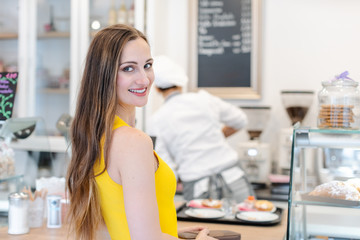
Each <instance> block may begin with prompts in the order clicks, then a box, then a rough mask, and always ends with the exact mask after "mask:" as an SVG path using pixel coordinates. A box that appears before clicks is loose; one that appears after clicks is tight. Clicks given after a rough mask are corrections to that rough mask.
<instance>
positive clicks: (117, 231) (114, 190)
mask: <svg viewBox="0 0 360 240" xmlns="http://www.w3.org/2000/svg"><path fill="white" fill-rule="evenodd" d="M122 126H129V125H128V124H127V123H125V122H124V121H123V120H122V119H120V118H119V117H117V116H116V117H115V121H114V126H113V130H114V129H116V128H119V127H122ZM154 154H155V155H156V157H157V159H158V160H159V168H158V169H157V171H156V172H155V188H156V199H157V203H158V208H159V218H160V227H161V231H162V232H163V233H167V234H170V235H172V236H174V237H177V219H176V209H175V204H174V196H175V192H176V178H175V175H174V173H173V171H172V170H171V168H170V167H169V166H168V165H167V164H166V163H165V162H164V161H163V160H162V159H161V158H160V157H159V156H158V155H157V154H156V153H155V152H154ZM104 167H105V162H104V155H103V146H102V147H101V161H100V163H99V162H97V163H96V164H95V165H94V172H95V174H96V173H99V172H101V171H102V170H103V169H104ZM95 179H96V183H97V186H98V191H99V194H100V204H101V212H102V216H103V218H104V220H105V224H106V227H107V229H108V231H109V233H110V236H111V239H112V240H130V239H131V238H130V233H129V228H128V224H127V220H126V214H125V206H124V196H123V188H122V186H121V185H119V184H117V183H116V182H114V181H113V180H112V179H111V178H110V176H109V174H108V172H107V171H106V170H105V172H104V173H102V174H101V175H99V176H97V177H96V178H95Z"/></svg>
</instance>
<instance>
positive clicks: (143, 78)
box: [136, 70, 150, 85]
mask: <svg viewBox="0 0 360 240" xmlns="http://www.w3.org/2000/svg"><path fill="white" fill-rule="evenodd" d="M136 83H137V84H145V85H148V84H150V76H149V74H148V73H147V72H146V71H145V70H140V71H139V74H138V76H137V79H136Z"/></svg>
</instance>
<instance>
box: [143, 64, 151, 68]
mask: <svg viewBox="0 0 360 240" xmlns="http://www.w3.org/2000/svg"><path fill="white" fill-rule="evenodd" d="M151 66H152V63H147V64H145V66H144V68H145V69H149V68H151Z"/></svg>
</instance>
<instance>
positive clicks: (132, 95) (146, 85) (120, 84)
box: [116, 38, 154, 108]
mask: <svg viewBox="0 0 360 240" xmlns="http://www.w3.org/2000/svg"><path fill="white" fill-rule="evenodd" d="M152 64H153V59H152V57H151V52H150V46H149V44H148V43H147V42H146V41H145V40H144V39H142V38H137V39H135V40H132V41H129V42H128V43H126V45H125V47H124V50H123V52H122V55H121V59H120V67H119V71H118V74H117V80H116V88H117V100H118V104H119V105H120V106H121V107H125V108H126V106H130V107H131V106H134V107H143V106H144V105H145V104H146V103H147V101H148V96H149V91H150V88H151V85H152V83H153V82H154V72H153V68H152Z"/></svg>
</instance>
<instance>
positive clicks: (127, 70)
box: [123, 66, 134, 72]
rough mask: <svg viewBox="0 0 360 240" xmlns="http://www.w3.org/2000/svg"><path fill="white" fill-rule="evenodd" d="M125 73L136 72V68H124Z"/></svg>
mask: <svg viewBox="0 0 360 240" xmlns="http://www.w3.org/2000/svg"><path fill="white" fill-rule="evenodd" d="M123 71H124V72H132V71H134V68H133V67H131V66H128V67H124V68H123Z"/></svg>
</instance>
